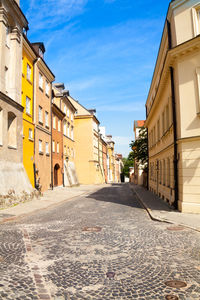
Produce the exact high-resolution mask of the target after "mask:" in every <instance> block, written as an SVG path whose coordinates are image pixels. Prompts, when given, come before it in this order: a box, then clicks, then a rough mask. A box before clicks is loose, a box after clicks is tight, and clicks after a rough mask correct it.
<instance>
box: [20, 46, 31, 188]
mask: <svg viewBox="0 0 200 300" xmlns="http://www.w3.org/2000/svg"><path fill="white" fill-rule="evenodd" d="M22 55H23V60H22V62H23V63H22V106H23V107H24V112H23V164H24V167H25V170H26V172H27V175H28V178H29V180H30V182H31V184H32V186H33V187H34V170H33V163H34V124H33V60H34V57H33V55H32V49H31V48H29V47H28V44H27V42H26V41H23V54H22ZM27 64H29V66H30V67H31V76H30V80H28V79H27ZM26 97H29V98H30V114H29V113H27V112H26ZM29 129H31V130H32V138H31V137H29Z"/></svg>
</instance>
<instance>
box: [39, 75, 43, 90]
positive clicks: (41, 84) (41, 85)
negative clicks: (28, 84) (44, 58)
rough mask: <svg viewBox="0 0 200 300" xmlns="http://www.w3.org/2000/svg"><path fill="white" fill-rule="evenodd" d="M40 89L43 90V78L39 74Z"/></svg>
mask: <svg viewBox="0 0 200 300" xmlns="http://www.w3.org/2000/svg"><path fill="white" fill-rule="evenodd" d="M39 88H40V89H42V90H43V76H42V74H41V73H39Z"/></svg>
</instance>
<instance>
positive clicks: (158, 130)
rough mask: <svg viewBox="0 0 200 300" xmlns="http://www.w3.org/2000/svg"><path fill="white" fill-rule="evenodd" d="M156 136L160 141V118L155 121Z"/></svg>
mask: <svg viewBox="0 0 200 300" xmlns="http://www.w3.org/2000/svg"><path fill="white" fill-rule="evenodd" d="M157 138H158V141H160V119H159V120H158V122H157Z"/></svg>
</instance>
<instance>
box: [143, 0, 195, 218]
mask: <svg viewBox="0 0 200 300" xmlns="http://www.w3.org/2000/svg"><path fill="white" fill-rule="evenodd" d="M199 34H200V2H199V1H198V0H194V1H190V0H184V1H183V0H179V1H171V3H170V5H169V9H168V13H167V17H166V22H165V25H164V30H163V36H162V39H161V44H160V48H159V53H158V58H157V62H156V66H155V70H154V74H153V79H152V83H151V87H150V90H149V94H148V98H147V102H146V112H147V120H146V123H145V126H146V127H147V128H148V139H149V143H148V145H149V170H150V172H149V188H150V190H151V191H152V192H154V193H155V194H157V195H158V196H160V198H162V199H163V200H165V201H166V202H168V203H169V204H171V205H173V206H175V207H176V208H177V209H179V211H181V212H186V213H200V159H199V157H200V54H199V53H200V52H199V49H200V36H199Z"/></svg>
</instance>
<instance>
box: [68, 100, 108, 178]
mask: <svg viewBox="0 0 200 300" xmlns="http://www.w3.org/2000/svg"><path fill="white" fill-rule="evenodd" d="M69 100H70V101H71V103H72V104H73V106H74V107H75V108H76V114H75V118H74V139H75V149H76V155H75V165H76V170H77V175H78V179H79V182H80V184H102V183H104V182H105V176H104V175H103V173H102V170H101V162H100V143H99V138H100V136H99V121H98V120H97V118H96V117H95V112H94V111H93V110H87V109H86V108H84V107H83V106H82V105H81V104H80V103H78V102H77V101H76V100H74V99H73V98H72V97H70V96H69Z"/></svg>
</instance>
